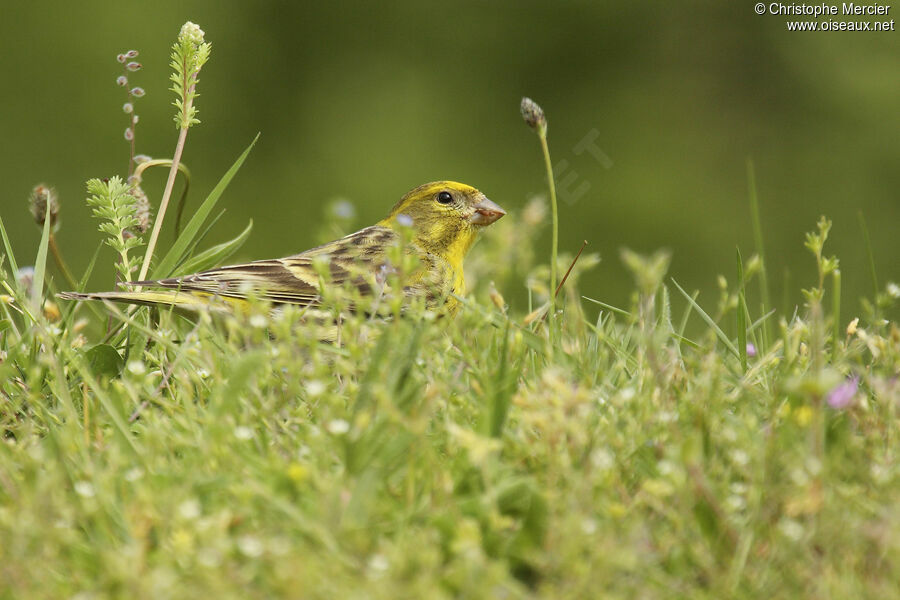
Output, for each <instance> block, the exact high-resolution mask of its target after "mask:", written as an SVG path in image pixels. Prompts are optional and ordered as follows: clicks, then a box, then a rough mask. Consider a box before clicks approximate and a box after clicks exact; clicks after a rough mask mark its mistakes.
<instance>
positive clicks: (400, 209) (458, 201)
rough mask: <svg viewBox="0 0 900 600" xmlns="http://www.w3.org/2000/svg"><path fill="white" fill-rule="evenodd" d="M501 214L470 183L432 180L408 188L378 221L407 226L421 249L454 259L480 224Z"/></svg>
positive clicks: (462, 252) (464, 250)
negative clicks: (389, 210)
mask: <svg viewBox="0 0 900 600" xmlns="http://www.w3.org/2000/svg"><path fill="white" fill-rule="evenodd" d="M505 214H506V211H505V210H503V209H502V208H500V207H499V206H498V205H496V204H495V203H493V202H491V201H490V200H488V199H487V197H485V195H484V194H482V193H481V192H479V191H478V190H476V189H475V188H473V187H472V186H469V185H466V184H464V183H457V182H455V181H436V182H433V183H426V184H424V185H420V186H419V187H417V188H415V189H414V190H411V191H410V192H408V193H407V194H406V195H405V196H403V198H401V199H400V201H399V202H398V203H397V204H395V205H394V208H393V209H392V210H391V214H390V215H388V217H387V218H385V219H384V220H383V221H381V223H380V224H381V225H385V226H388V227H397V226H398V225H406V226H409V227H411V228H412V230H413V236H414V241H415V242H416V243H417V244H418V245H419V246H421V247H422V248H423V249H424V250H426V251H428V252H432V253H435V254H438V255H441V256H444V257H446V258H448V259H449V260H451V261H454V262H455V261H457V260H458V261H462V259H463V257H464V256H465V255H466V253H467V252H468V251H469V248H471V246H472V244H473V243H474V242H475V238H476V236H477V234H478V231H479V230H480V229H481V228H482V227H485V226H487V225H490V224H491V223H493V222H494V221H496V220H497V219H499V218H500V217H502V216H503V215H505Z"/></svg>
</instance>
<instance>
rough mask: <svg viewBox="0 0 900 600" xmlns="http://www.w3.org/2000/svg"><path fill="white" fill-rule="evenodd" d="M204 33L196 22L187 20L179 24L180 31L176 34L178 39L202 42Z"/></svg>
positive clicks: (195, 42) (196, 42)
mask: <svg viewBox="0 0 900 600" xmlns="http://www.w3.org/2000/svg"><path fill="white" fill-rule="evenodd" d="M204 35H206V34H205V33H204V32H203V30H202V29H200V26H199V25H197V24H196V23H191V22H190V21H188V22H187V23H185V24H184V25H182V26H181V32H180V33H179V34H178V39H179V41H185V40H187V41H190V42H192V43H194V44H202V43H203V36H204Z"/></svg>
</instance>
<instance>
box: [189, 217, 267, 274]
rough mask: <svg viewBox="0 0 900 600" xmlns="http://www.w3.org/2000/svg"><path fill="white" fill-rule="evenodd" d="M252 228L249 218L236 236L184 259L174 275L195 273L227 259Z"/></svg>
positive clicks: (242, 243) (236, 249)
mask: <svg viewBox="0 0 900 600" xmlns="http://www.w3.org/2000/svg"><path fill="white" fill-rule="evenodd" d="M252 230H253V221H252V220H251V221H250V222H249V223H248V224H247V227H245V228H244V231H242V232H241V233H240V234H239V235H238V236H237V237H236V238H234V239H232V240H229V241H227V242H222V243H221V244H218V245H216V246H213V247H212V248H208V249H206V250H204V251H203V252H201V253H200V254H197V255H196V256H194V257H193V258H191V259H189V260H187V261H185V262H184V263H183V264H182V265H181V266H180V267H178V268H177V269H176V270H175V275H176V276H180V275H187V274H188V273H196V272H197V271H203V270H205V269H209V268H210V267H214V266H215V265H218V264H221V263H222V262H223V261H225V260H227V259H228V257H230V256H231V255H232V254H234V253H235V252H237V251H238V249H239V248H240V247H241V246H243V245H244V242H246V241H247V238H248V237H250V231H252Z"/></svg>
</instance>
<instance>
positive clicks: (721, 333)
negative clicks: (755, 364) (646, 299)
mask: <svg viewBox="0 0 900 600" xmlns="http://www.w3.org/2000/svg"><path fill="white" fill-rule="evenodd" d="M672 283H673V284H675V287H677V288H678V291H679V292H681V295H682V296H684V298H685V299H686V300H687V301H688V303H689V304H691V306H693V307H694V310H696V311H697V314H699V315H700V318H702V319H703V320H704V321H706V324H707V325H709V326H710V327H712V329H713V331H715V332H716V337H718V338H719V340H720V341H721V342H722V344H724V345H725V347H726V348H728V351H729V352H731V354H732V355H734V357H735V358H740V354H739V353H738V350H737V348H735V347H734V344H733V343H732V342H731V340H730V339H728V336H727V335H725V332H724V331H722V328H721V327H719V326H718V325H717V324H716V322H715V321H713V318H712V317H710V316H709V315H708V314H706V311H705V310H703V309H702V308H700V305H699V304H697V302H696V301H695V300H694V299H693V298H692V297H691V296H690V295H689V294H688V293H687V292H686V291H684V288H682V287H681V286H680V285H678V282H677V281H675V280H674V279H673V280H672Z"/></svg>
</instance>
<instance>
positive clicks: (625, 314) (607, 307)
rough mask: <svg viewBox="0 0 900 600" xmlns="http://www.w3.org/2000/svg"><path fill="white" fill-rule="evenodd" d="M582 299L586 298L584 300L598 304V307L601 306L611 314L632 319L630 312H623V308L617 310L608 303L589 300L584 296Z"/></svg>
mask: <svg viewBox="0 0 900 600" xmlns="http://www.w3.org/2000/svg"><path fill="white" fill-rule="evenodd" d="M582 298H584V299H585V300H587V301H588V302H593V303H594V304H597V305H598V306H601V307H602V308H605V309H606V310H608V311H610V312H614V313H618V314H620V315H622V316H623V317H630V316H631V313H630V312H628V311H627V310H623V309H621V308H616V307H615V306H613V305H612V304H607V303H606V302H601V301H600V300H595V299H593V298H588V297H587V296H582Z"/></svg>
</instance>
